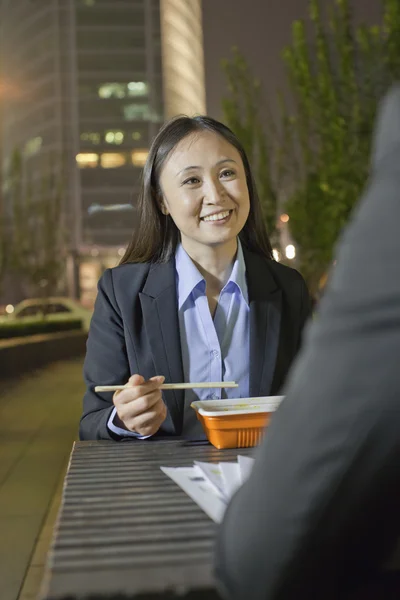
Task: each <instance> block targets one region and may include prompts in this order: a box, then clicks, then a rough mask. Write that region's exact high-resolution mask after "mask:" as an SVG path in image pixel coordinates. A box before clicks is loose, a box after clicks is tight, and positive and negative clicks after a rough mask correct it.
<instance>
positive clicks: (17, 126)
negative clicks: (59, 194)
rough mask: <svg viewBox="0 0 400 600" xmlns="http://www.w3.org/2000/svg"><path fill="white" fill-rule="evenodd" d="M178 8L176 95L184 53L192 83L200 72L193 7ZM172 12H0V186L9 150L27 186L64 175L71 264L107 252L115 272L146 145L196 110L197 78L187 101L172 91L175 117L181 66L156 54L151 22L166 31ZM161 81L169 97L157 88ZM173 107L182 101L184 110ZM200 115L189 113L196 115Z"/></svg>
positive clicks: (158, 41)
mask: <svg viewBox="0 0 400 600" xmlns="http://www.w3.org/2000/svg"><path fill="white" fill-rule="evenodd" d="M178 4H179V2H178ZM184 4H186V5H191V4H193V7H194V10H192V9H189V10H187V7H186V8H185V19H187V24H188V28H186V29H185V28H183V29H182V27H181V24H179V23H178V25H179V27H180V29H179V31H178V33H179V35H180V40H179V44H178V46H179V48H180V49H179V50H178V53H180V55H181V58H183V57H186V58H185V59H184V65H183V66H184V70H183V71H182V82H183V84H184V86H186V83H185V81H186V80H185V78H186V79H187V77H186V71H187V69H188V68H189V67H188V62H187V59H188V57H189V58H190V56H191V54H193V52H194V53H195V54H194V57H195V59H196V61H195V63H193V65H192V67H193V72H196V70H197V71H198V72H200V73H202V68H203V65H202V62H201V60H200V58H199V57H200V54H201V53H200V51H199V47H198V46H199V43H200V41H199V40H200V38H199V32H200V31H201V15H200V12H199V11H200V0H193V2H192V0H191V2H190V3H184ZM169 5H170V6H169ZM175 5H176V0H173V1H172V0H171V1H169V0H40V2H32V0H18V1H15V0H2V3H1V4H0V10H1V12H0V49H1V55H2V57H3V60H2V63H1V65H0V67H1V81H2V85H3V90H5V91H6V93H3V102H2V128H1V140H0V144H1V146H0V156H1V157H2V159H1V160H2V163H3V164H2V171H3V179H4V180H6V179H7V165H8V164H9V162H10V157H11V155H12V153H13V151H14V150H15V149H17V148H18V149H20V150H21V153H22V155H23V157H24V160H25V161H26V162H27V164H28V165H30V171H31V173H32V176H33V177H35V176H36V175H37V176H38V177H41V176H42V175H43V172H42V171H43V168H50V167H49V165H52V166H51V168H52V169H57V170H58V172H59V173H63V174H64V180H63V184H64V185H63V189H64V197H65V198H64V206H65V213H66V222H67V223H68V229H69V232H70V240H69V243H70V247H71V255H74V256H80V257H84V256H85V255H88V254H90V256H91V259H90V260H91V261H92V260H94V256H95V255H94V254H93V253H92V250H93V249H94V250H93V251H94V252H95V253H96V252H97V254H96V256H97V255H99V256H100V255H102V253H103V254H104V253H105V255H107V252H108V256H114V255H115V261H114V262H116V261H117V260H118V259H119V256H120V254H119V255H117V251H119V252H120V253H121V248H123V247H124V246H125V245H126V244H127V242H128V240H129V239H130V237H131V235H132V232H133V231H134V227H135V203H136V198H137V194H138V188H139V181H140V177H141V172H142V169H143V165H144V163H145V160H146V157H147V153H148V149H149V146H150V143H151V140H152V138H153V137H154V135H155V134H156V133H157V131H158V129H159V127H160V124H161V123H162V122H163V120H164V118H165V116H166V115H167V116H171V115H172V114H176V113H178V112H185V113H187V114H188V113H190V108H191V107H192V98H193V97H194V96H196V95H197V96H198V98H199V99H200V104H201V102H202V101H201V98H202V97H203V96H204V89H202V88H204V81H203V80H202V78H201V77H200V83H199V84H196V89H195V90H189V89H188V88H187V89H186V91H185V90H184V89H183V90H182V93H181V94H180V95H179V103H176V104H175V108H174V104H173V96H172V95H171V89H175V88H176V84H177V83H176V82H177V81H178V82H179V73H180V69H181V67H182V64H183V63H182V61H178V60H176V57H175V58H174V57H173V56H172V55H171V53H170V54H169V56H168V57H167V58H166V59H165V60H164V58H163V57H162V53H163V52H164V50H165V47H166V46H165V40H164V41H163V39H162V37H163V36H164V34H165V28H163V27H162V24H161V19H162V18H164V16H162V15H164V14H165V18H166V19H169V21H171V16H172V26H174V27H175V25H176V13H175V12H174V11H173V10H172V9H171V7H172V8H173V6H175ZM171 10H172V12H171ZM171 31H172V30H171ZM171 31H170V33H169V34H168V31H167V34H168V35H170V34H171ZM162 32H163V33H162ZM182 32H183V33H182ZM193 36H194V37H193ZM168 39H170V38H168ZM167 41H168V40H167ZM182 44H183V45H182ZM178 46H177V47H178ZM177 47H176V48H177ZM176 48H175V53H176V51H177V50H176ZM171 60H172V61H174V60H175V66H174V67H173V65H172V63H171ZM199 61H200V62H199ZM199 65H200V71H199ZM189 66H190V65H189ZM171 67H173V70H171ZM189 70H190V69H189ZM171 73H173V76H174V77H175V79H174V82H173V84H172V87H171V85H170V84H168V82H167V81H166V78H168V77H169V76H170V75H171ZM174 86H175V87H174ZM199 86H200V87H199ZM199 89H200V92H199ZM175 92H176V89H175ZM175 92H174V93H175ZM165 94H167V96H168V107H169V108H168V110H167V111H166V110H165V106H166V103H165ZM185 94H186V96H185ZM182 98H186V99H187V100H188V102H187V104H186V110H185V106H184V102H182V101H181V100H182ZM171 99H172V100H171ZM201 107H202V110H196V111H195V112H204V110H203V105H201ZM50 158H51V159H52V160H50ZM107 249H108V250H107ZM82 260H83V258H82ZM96 260H97V259H96ZM110 260H111V259H110Z"/></svg>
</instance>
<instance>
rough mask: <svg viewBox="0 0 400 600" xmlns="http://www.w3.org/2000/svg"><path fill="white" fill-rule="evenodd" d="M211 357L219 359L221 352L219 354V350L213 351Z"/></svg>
mask: <svg viewBox="0 0 400 600" xmlns="http://www.w3.org/2000/svg"><path fill="white" fill-rule="evenodd" d="M211 356H212V357H213V358H219V352H218V350H212V351H211Z"/></svg>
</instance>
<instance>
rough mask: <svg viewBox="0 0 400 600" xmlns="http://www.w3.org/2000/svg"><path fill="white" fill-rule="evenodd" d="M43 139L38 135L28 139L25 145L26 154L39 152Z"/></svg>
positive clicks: (30, 154)
mask: <svg viewBox="0 0 400 600" xmlns="http://www.w3.org/2000/svg"><path fill="white" fill-rule="evenodd" d="M42 143H43V139H42V138H41V137H40V136H38V137H34V138H32V139H30V140H28V141H27V142H26V144H25V146H24V156H33V155H34V154H37V153H38V152H39V150H40V148H41V147H42Z"/></svg>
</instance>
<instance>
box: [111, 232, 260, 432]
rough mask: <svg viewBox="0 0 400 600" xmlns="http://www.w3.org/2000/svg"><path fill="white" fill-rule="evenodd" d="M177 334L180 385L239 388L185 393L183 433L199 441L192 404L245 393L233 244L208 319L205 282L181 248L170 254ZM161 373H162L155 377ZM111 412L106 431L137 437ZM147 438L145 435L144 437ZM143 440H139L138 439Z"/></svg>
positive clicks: (242, 269)
mask: <svg viewBox="0 0 400 600" xmlns="http://www.w3.org/2000/svg"><path fill="white" fill-rule="evenodd" d="M175 265H176V286H177V297H178V317H179V333H180V341H181V349H182V362H183V374H184V380H185V381H188V382H189V381H193V382H202V383H206V382H208V381H236V382H237V383H238V384H239V388H227V389H197V390H196V389H195V390H186V391H185V410H184V420H183V435H185V436H187V437H191V438H193V437H196V438H202V437H204V432H203V429H202V426H201V424H200V422H199V421H198V419H197V417H196V413H195V411H194V410H193V409H192V408H190V404H191V402H193V401H194V400H211V399H214V400H216V399H219V398H238V397H240V398H246V397H248V395H249V364H250V357H249V354H250V349H249V344H250V341H249V338H250V336H249V329H250V328H249V299H248V293H247V283H246V265H245V262H244V257H243V250H242V247H241V244H240V242H239V240H238V251H237V256H236V259H235V262H234V265H233V268H232V272H231V275H230V277H229V280H228V281H227V283H226V285H225V286H224V288H223V289H222V290H221V293H220V296H219V299H218V305H217V308H216V311H215V315H214V319H213V318H212V316H211V313H210V309H209V306H208V300H207V295H206V282H205V279H204V277H203V276H202V275H201V273H200V272H199V270H198V269H197V267H196V266H195V264H194V263H193V261H192V260H191V258H190V257H189V255H188V254H187V253H186V252H185V250H184V249H183V247H182V245H179V246H178V248H177V250H176V255H175ZM160 375H162V373H160ZM115 413H116V410H115V409H114V410H113V412H112V413H111V416H110V419H109V421H108V427H109V429H111V431H114V432H115V433H117V434H119V435H123V436H126V435H128V436H129V435H130V436H134V437H140V438H142V436H139V434H136V433H133V432H130V431H126V430H124V429H121V428H120V427H117V426H116V425H115V424H114V422H113V421H114V417H115ZM147 437H148V436H147ZM142 439H144V438H142Z"/></svg>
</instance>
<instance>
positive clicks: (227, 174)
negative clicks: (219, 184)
mask: <svg viewBox="0 0 400 600" xmlns="http://www.w3.org/2000/svg"><path fill="white" fill-rule="evenodd" d="M233 175H235V171H232V169H225V170H224V171H222V173H221V177H232V176H233Z"/></svg>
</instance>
